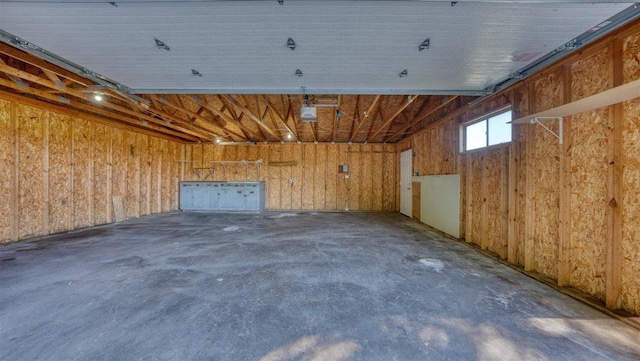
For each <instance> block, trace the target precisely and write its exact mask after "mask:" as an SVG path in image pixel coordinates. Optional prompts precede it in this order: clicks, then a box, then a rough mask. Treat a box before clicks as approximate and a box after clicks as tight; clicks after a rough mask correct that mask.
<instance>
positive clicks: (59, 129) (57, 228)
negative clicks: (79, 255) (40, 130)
mask: <svg viewBox="0 0 640 361" xmlns="http://www.w3.org/2000/svg"><path fill="white" fill-rule="evenodd" d="M72 126H73V123H72V118H71V117H70V116H68V115H64V114H58V113H54V112H49V232H50V233H56V232H62V231H64V230H67V229H69V225H70V224H71V221H72V213H71V210H72V196H71V193H72V188H71V173H70V172H69V169H71V152H70V150H71V148H70V147H69V145H70V144H71V134H72V133H71V131H72V129H73V127H72Z"/></svg>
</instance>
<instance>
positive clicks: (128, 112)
mask: <svg viewBox="0 0 640 361" xmlns="http://www.w3.org/2000/svg"><path fill="white" fill-rule="evenodd" d="M0 71H2V72H4V73H5V74H8V75H13V76H17V77H19V78H21V79H24V80H28V81H30V82H32V83H36V84H39V85H42V86H45V87H48V88H50V89H56V88H57V86H56V84H55V83H54V82H52V81H51V80H48V79H43V78H41V77H39V76H37V75H34V74H31V73H28V72H25V71H22V70H19V69H16V68H13V67H10V66H8V65H6V64H4V63H0ZM5 86H7V87H9V88H12V89H15V90H18V91H21V92H27V93H30V94H33V95H38V96H40V97H42V98H46V99H47V100H52V101H55V102H57V103H60V102H62V103H66V104H71V102H73V101H72V100H69V99H61V98H60V97H57V96H54V95H51V94H48V93H47V92H45V91H42V90H36V89H33V90H31V89H29V90H28V91H25V90H24V89H21V88H20V87H16V86H13V85H5ZM64 93H65V94H68V95H71V96H74V97H76V98H79V99H82V100H84V101H86V102H88V103H89V104H92V100H91V98H90V97H89V96H88V95H87V94H85V93H83V92H82V91H79V90H75V89H70V88H68V87H67V88H65V90H64ZM73 103H74V106H75V107H76V108H82V109H85V110H87V108H89V111H91V112H93V113H96V114H104V112H103V111H102V110H100V109H99V108H97V107H88V106H84V107H81V106H80V104H79V103H77V102H73ZM100 105H101V106H102V107H104V108H109V109H111V110H112V111H117V112H120V113H123V114H126V115H129V116H133V117H139V118H141V119H143V120H145V121H147V122H152V123H156V124H160V125H164V124H161V123H162V121H161V120H159V119H157V118H155V117H152V116H149V115H147V114H142V113H140V112H137V111H133V110H129V109H127V108H125V107H122V106H120V105H116V104H113V103H110V102H108V101H102V102H100ZM116 119H119V117H117V118H116ZM180 131H181V132H183V133H187V134H191V133H190V132H188V131H186V129H181V130H180ZM166 133H169V132H166ZM176 133H177V132H176ZM169 134H171V133H169ZM173 135H176V134H173Z"/></svg>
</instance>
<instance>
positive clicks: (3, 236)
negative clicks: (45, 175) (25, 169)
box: [0, 99, 15, 242]
mask: <svg viewBox="0 0 640 361" xmlns="http://www.w3.org/2000/svg"><path fill="white" fill-rule="evenodd" d="M11 107H12V103H11V102H9V101H5V100H2V99H0V148H2V149H4V151H2V152H0V242H5V241H8V240H10V239H11V237H12V230H11V219H12V203H13V197H12V189H13V187H12V185H13V180H12V179H13V171H14V170H15V168H14V166H13V165H14V163H13V162H14V160H13V157H12V153H13V151H12V149H13V137H14V132H13V121H12V119H11Z"/></svg>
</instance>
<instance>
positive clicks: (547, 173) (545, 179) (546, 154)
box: [531, 124, 560, 278]
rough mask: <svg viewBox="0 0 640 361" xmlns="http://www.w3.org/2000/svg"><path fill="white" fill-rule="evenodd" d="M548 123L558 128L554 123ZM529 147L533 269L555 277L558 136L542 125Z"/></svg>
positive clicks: (557, 211) (557, 212)
mask: <svg viewBox="0 0 640 361" xmlns="http://www.w3.org/2000/svg"><path fill="white" fill-rule="evenodd" d="M549 127H550V128H551V129H553V130H554V132H556V133H557V132H558V129H557V125H553V124H549ZM534 129H535V130H534V134H533V144H532V149H531V151H532V152H533V154H532V158H533V162H534V163H535V174H534V176H533V182H534V185H533V186H534V194H535V235H534V254H535V262H534V263H535V266H534V267H535V270H536V271H537V272H539V273H542V274H544V275H546V276H549V277H552V278H555V277H557V274H558V227H559V184H560V173H559V172H560V162H559V156H558V139H557V138H555V137H554V136H553V135H551V134H550V133H549V132H547V131H546V130H545V129H544V128H542V127H539V126H536V127H535V128H534Z"/></svg>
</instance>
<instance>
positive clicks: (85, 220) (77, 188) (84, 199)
mask: <svg viewBox="0 0 640 361" xmlns="http://www.w3.org/2000/svg"><path fill="white" fill-rule="evenodd" d="M91 142H92V134H91V123H90V122H89V121H87V120H84V119H82V118H74V119H73V225H74V228H82V227H89V226H91V225H93V199H92V198H93V194H92V191H93V172H92V171H93V164H92V161H91V150H92V145H91Z"/></svg>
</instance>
